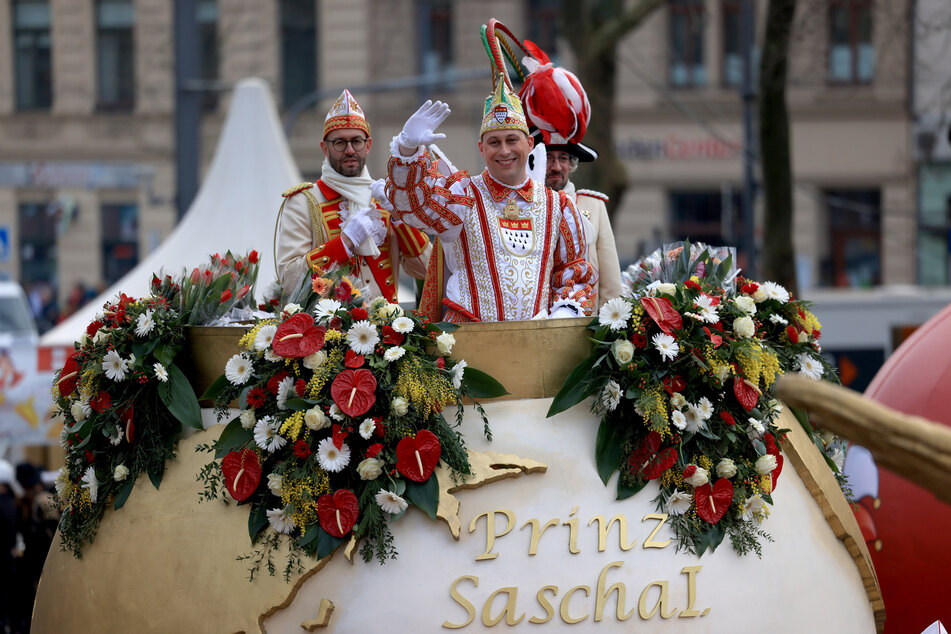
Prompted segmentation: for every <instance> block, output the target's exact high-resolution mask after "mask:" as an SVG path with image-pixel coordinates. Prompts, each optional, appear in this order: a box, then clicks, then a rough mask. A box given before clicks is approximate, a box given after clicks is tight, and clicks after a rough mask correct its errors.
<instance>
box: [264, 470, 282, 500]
mask: <svg viewBox="0 0 951 634" xmlns="http://www.w3.org/2000/svg"><path fill="white" fill-rule="evenodd" d="M283 484H284V478H282V477H281V476H280V475H278V474H276V473H269V474H267V488H268V490H269V491H270V492H271V495H276V496H277V497H281V493H282V491H281V486H282V485H283Z"/></svg>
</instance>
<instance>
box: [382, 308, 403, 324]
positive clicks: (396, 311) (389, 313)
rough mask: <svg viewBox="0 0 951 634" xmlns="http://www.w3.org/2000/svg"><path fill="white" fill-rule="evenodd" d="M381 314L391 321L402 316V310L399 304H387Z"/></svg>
mask: <svg viewBox="0 0 951 634" xmlns="http://www.w3.org/2000/svg"><path fill="white" fill-rule="evenodd" d="M383 314H384V315H386V318H387V319H389V320H391V321H392V320H394V319H396V318H397V317H402V316H403V308H402V307H401V306H400V305H399V304H387V305H386V307H385V308H384V309H383Z"/></svg>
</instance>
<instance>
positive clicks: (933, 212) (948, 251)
mask: <svg viewBox="0 0 951 634" xmlns="http://www.w3.org/2000/svg"><path fill="white" fill-rule="evenodd" d="M918 209H919V216H918V283H919V284H921V285H922V286H945V285H947V284H948V283H951V257H949V256H951V163H935V164H928V165H922V166H920V167H919V169H918Z"/></svg>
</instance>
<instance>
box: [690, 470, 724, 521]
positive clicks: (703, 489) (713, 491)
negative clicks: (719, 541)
mask: <svg viewBox="0 0 951 634" xmlns="http://www.w3.org/2000/svg"><path fill="white" fill-rule="evenodd" d="M693 496H694V501H695V502H696V503H697V515H698V516H700V519H702V520H704V521H705V522H709V523H710V524H716V523H717V522H719V521H720V520H721V519H723V516H724V515H726V512H727V511H729V510H730V505H731V504H733V484H732V483H731V482H730V481H729V480H728V479H726V478H720V479H719V480H717V483H716V484H714V485H713V486H712V487H711V486H710V483H709V482H708V483H706V484H704V485H703V486H700V487H697V488H696V489H694V490H693Z"/></svg>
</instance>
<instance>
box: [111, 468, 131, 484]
mask: <svg viewBox="0 0 951 634" xmlns="http://www.w3.org/2000/svg"><path fill="white" fill-rule="evenodd" d="M128 476H129V467H127V466H125V465H124V464H120V465H119V466H118V467H116V470H115V472H113V474H112V479H113V480H115V481H116V482H122V481H123V480H125V479H126V478H127V477H128Z"/></svg>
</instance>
